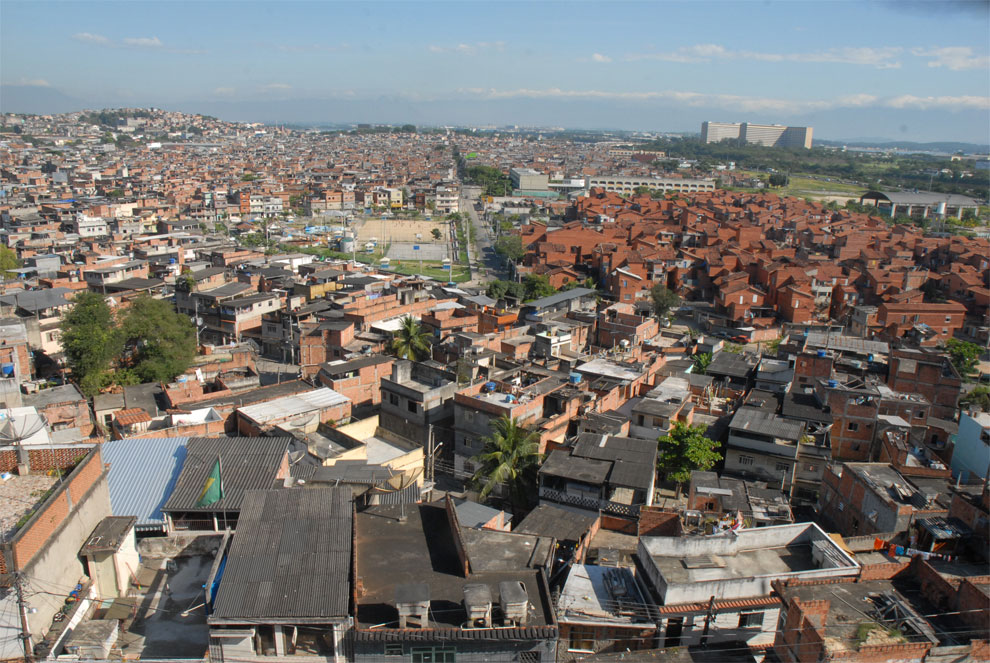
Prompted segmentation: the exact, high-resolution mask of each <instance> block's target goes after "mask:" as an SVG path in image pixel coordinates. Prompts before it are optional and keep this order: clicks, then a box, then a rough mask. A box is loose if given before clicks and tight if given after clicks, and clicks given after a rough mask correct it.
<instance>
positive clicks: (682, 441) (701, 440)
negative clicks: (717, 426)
mask: <svg viewBox="0 0 990 663" xmlns="http://www.w3.org/2000/svg"><path fill="white" fill-rule="evenodd" d="M705 430H706V427H705V426H688V425H687V424H685V423H684V422H683V421H678V422H675V423H674V426H673V428H671V429H670V433H669V434H668V435H664V436H663V437H661V438H660V439H659V440H658V441H657V443H658V445H659V448H660V454H659V458H658V459H657V469H658V470H660V472H661V473H663V475H664V476H665V478H666V479H667V480H669V481H673V482H675V483H677V484H678V487H679V486H680V485H681V484H685V483H688V482H689V481H691V472H693V471H694V470H710V469H711V468H712V467H714V466H715V463H717V462H718V461H720V460H721V459H722V454H720V453H719V452H718V451H717V449H718V446H719V443H718V442H717V441H716V440H713V439H711V438H708V437H705Z"/></svg>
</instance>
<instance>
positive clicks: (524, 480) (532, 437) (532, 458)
mask: <svg viewBox="0 0 990 663" xmlns="http://www.w3.org/2000/svg"><path fill="white" fill-rule="evenodd" d="M484 442H485V448H484V450H482V452H481V453H480V454H478V455H477V456H475V458H474V460H475V462H476V463H478V464H480V467H479V468H478V471H477V472H475V473H474V477H473V480H474V481H475V482H477V483H480V484H482V488H481V497H482V499H484V498H486V497H488V496H489V495H490V494H491V492H492V490H494V489H495V486H496V485H497V484H505V485H506V487H507V488H508V490H509V501H510V503H511V504H512V507H513V512H514V513H516V514H517V515H518V513H519V512H520V511H524V510H526V509H527V508H528V507H529V505H530V501H531V498H532V495H533V493H534V492H535V488H536V470H537V468H538V467H539V465H540V461H541V460H542V454H541V453H540V436H539V434H538V433H537V432H536V431H533V430H528V429H526V428H524V427H522V426H521V425H520V424H519V422H518V420H517V419H516V418H515V417H512V418H510V417H508V416H506V415H503V416H501V417H499V418H498V419H496V420H495V422H494V423H493V424H492V433H491V435H489V436H488V437H486V438H485V439H484Z"/></svg>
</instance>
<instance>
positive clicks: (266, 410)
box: [237, 387, 350, 424]
mask: <svg viewBox="0 0 990 663" xmlns="http://www.w3.org/2000/svg"><path fill="white" fill-rule="evenodd" d="M349 401H350V399H349V398H348V397H347V396H344V395H343V394H341V393H338V392H336V391H334V390H333V389H330V388H329V387H324V388H322V389H314V390H313V391H307V392H304V393H301V394H294V395H292V396H286V397H284V398H279V399H276V400H273V401H268V402H267V403H258V404H257V405H248V406H247V407H242V408H238V410H237V411H238V412H239V413H240V414H242V415H244V416H245V417H247V418H248V419H251V420H252V421H255V422H257V423H259V424H263V423H265V422H266V421H271V420H273V419H289V418H291V417H295V416H298V415H303V414H308V413H310V412H315V411H317V410H323V409H325V408H329V407H334V406H337V405H341V404H343V403H347V402H349Z"/></svg>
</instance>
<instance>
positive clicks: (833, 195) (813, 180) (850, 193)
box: [738, 171, 867, 204]
mask: <svg viewBox="0 0 990 663" xmlns="http://www.w3.org/2000/svg"><path fill="white" fill-rule="evenodd" d="M738 172H742V173H745V174H747V175H750V176H752V177H764V176H765V175H766V173H758V172H755V171H738ZM766 191H770V192H772V193H776V194H779V195H781V196H794V197H796V198H811V199H813V200H818V201H820V202H831V201H835V202H837V203H839V204H844V203H845V202H846V201H847V200H855V201H856V202H859V197H860V196H861V195H863V194H864V193H866V191H867V189H866V188H865V187H862V186H859V185H858V184H849V183H848V182H840V181H838V180H835V179H832V178H826V177H808V176H804V175H790V176H789V178H788V182H787V186H785V187H780V188H772V189H766Z"/></svg>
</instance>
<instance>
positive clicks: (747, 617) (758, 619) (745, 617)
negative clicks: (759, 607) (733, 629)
mask: <svg viewBox="0 0 990 663" xmlns="http://www.w3.org/2000/svg"><path fill="white" fill-rule="evenodd" d="M754 626H759V627H762V626H763V613H762V612H740V613H739V628H753V627H754Z"/></svg>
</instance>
